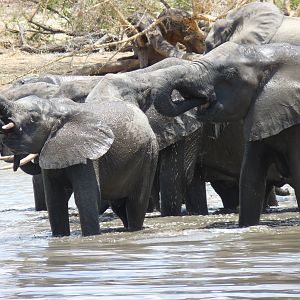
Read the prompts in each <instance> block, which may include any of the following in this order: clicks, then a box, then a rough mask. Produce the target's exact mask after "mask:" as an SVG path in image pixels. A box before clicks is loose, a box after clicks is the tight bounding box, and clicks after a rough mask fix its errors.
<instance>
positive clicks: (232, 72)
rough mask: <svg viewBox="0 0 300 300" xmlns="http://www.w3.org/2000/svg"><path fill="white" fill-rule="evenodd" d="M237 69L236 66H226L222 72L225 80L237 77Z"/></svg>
mask: <svg viewBox="0 0 300 300" xmlns="http://www.w3.org/2000/svg"><path fill="white" fill-rule="evenodd" d="M238 74H239V72H238V70H237V69H236V68H228V69H226V71H225V73H224V77H225V80H232V79H235V78H237V77H238Z"/></svg>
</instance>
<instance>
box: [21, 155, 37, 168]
mask: <svg viewBox="0 0 300 300" xmlns="http://www.w3.org/2000/svg"><path fill="white" fill-rule="evenodd" d="M38 156H39V155H38V154H29V155H27V156H26V157H24V158H23V159H21V161H20V166H24V165H26V164H28V163H29V162H30V161H32V160H33V159H35V158H36V157H38Z"/></svg>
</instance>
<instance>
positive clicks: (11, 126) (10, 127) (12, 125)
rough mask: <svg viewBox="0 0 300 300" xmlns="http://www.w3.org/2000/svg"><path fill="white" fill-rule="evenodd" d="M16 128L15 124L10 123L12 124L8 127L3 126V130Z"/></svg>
mask: <svg viewBox="0 0 300 300" xmlns="http://www.w3.org/2000/svg"><path fill="white" fill-rule="evenodd" d="M14 127H15V124H14V123H13V122H10V123H8V124H6V125H3V126H2V129H5V130H8V129H12V128H14Z"/></svg>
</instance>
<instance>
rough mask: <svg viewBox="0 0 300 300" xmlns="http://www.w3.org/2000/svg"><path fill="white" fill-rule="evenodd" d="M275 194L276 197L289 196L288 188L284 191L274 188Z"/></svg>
mask: <svg viewBox="0 0 300 300" xmlns="http://www.w3.org/2000/svg"><path fill="white" fill-rule="evenodd" d="M275 192H276V195H278V196H289V195H290V194H291V193H290V191H289V189H288V188H285V189H284V188H280V187H275Z"/></svg>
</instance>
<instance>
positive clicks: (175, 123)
mask: <svg viewBox="0 0 300 300" xmlns="http://www.w3.org/2000/svg"><path fill="white" fill-rule="evenodd" d="M146 116H147V117H148V120H149V123H150V125H151V127H152V129H153V131H154V133H155V136H156V139H157V142H158V146H159V150H162V149H164V148H166V147H168V146H170V145H172V144H174V143H175V142H177V141H179V140H181V139H182V138H183V137H185V136H188V135H190V134H191V133H193V132H194V131H196V130H197V129H199V128H201V127H202V123H201V122H199V121H198V120H197V108H194V109H191V110H189V111H187V112H185V113H184V114H182V115H179V116H177V117H166V116H163V115H161V114H160V113H158V112H157V110H156V109H155V108H154V107H153V105H151V107H150V108H149V109H148V110H147V111H146Z"/></svg>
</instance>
